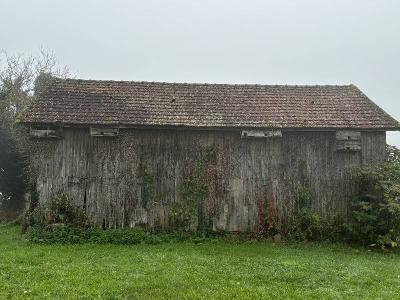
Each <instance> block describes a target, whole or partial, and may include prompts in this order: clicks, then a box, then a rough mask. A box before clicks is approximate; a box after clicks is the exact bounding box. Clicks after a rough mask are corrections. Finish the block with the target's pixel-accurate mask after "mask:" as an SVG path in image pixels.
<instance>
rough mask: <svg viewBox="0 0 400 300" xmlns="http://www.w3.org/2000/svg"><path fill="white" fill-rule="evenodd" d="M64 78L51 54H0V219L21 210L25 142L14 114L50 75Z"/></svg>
mask: <svg viewBox="0 0 400 300" xmlns="http://www.w3.org/2000/svg"><path fill="white" fill-rule="evenodd" d="M68 75H69V71H68V69H67V68H66V67H64V68H59V67H58V65H57V61H56V58H55V55H54V53H52V52H48V51H44V50H41V51H40V53H39V55H37V56H26V55H8V54H7V52H5V51H1V52H0V218H1V217H2V216H3V217H4V216H5V215H12V216H15V215H16V214H17V213H18V212H19V211H21V209H22V208H23V207H24V194H25V192H26V189H27V182H26V181H27V180H26V178H27V176H26V175H25V171H24V170H25V158H26V155H25V149H26V143H25V141H26V139H25V138H24V136H25V135H24V133H25V130H24V129H23V128H21V126H18V124H17V123H16V120H17V118H18V115H20V114H21V113H22V112H23V111H24V110H25V109H26V108H27V106H28V105H29V104H30V103H31V102H32V101H34V99H35V98H36V97H37V96H38V95H40V93H41V92H43V91H44V90H45V89H46V86H48V84H49V82H50V80H51V79H52V78H53V77H54V76H56V77H62V78H65V77H68ZM10 212H11V213H10Z"/></svg>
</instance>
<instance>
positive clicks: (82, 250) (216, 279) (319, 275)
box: [0, 225, 400, 299]
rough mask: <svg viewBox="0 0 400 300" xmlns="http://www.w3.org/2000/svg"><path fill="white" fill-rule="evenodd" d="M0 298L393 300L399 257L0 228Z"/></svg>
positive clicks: (398, 290) (399, 289) (399, 285)
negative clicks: (63, 237) (112, 241)
mask: <svg viewBox="0 0 400 300" xmlns="http://www.w3.org/2000/svg"><path fill="white" fill-rule="evenodd" d="M0 298H1V299H28V298H37V299H46V298H48V299H54V298H56V299H57V298H63V299H65V298H67V299H70V298H72V299H73V298H88V299H89V298H90V299H92V298H105V299H163V298H165V299H175V298H176V299H215V298H216V299H231V298H236V299H261V298H262V299H268V298H271V299H275V298H279V299H282V298H291V299H304V298H305V299H310V298H314V299H343V298H349V299H357V298H359V299H366V298H369V299H377V298H381V299H395V298H396V299H399V298H400V255H395V254H391V255H384V254H379V253H371V252H367V251H366V250H357V249H352V248H348V247H345V246H338V245H330V246H329V245H315V244H314V245H297V246H296V245H290V246H288V245H273V244H271V243H267V242H265V243H242V244H230V243H225V242H221V241H219V242H207V243H204V244H197V245H196V244H192V243H167V244H159V245H135V246H119V245H89V244H86V245H67V246H66V245H35V244H31V243H29V242H28V241H26V240H24V238H23V237H22V236H21V234H20V228H19V227H17V226H10V225H0Z"/></svg>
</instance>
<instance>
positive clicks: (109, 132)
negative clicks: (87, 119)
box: [90, 127, 119, 137]
mask: <svg viewBox="0 0 400 300" xmlns="http://www.w3.org/2000/svg"><path fill="white" fill-rule="evenodd" d="M118 134H119V129H118V128H109V127H90V135H91V136H103V137H113V136H118Z"/></svg>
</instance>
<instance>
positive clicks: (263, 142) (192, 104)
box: [22, 79, 400, 231]
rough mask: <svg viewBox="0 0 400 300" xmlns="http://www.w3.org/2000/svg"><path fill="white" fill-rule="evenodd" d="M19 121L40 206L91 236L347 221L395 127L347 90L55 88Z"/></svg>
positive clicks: (66, 84)
mask: <svg viewBox="0 0 400 300" xmlns="http://www.w3.org/2000/svg"><path fill="white" fill-rule="evenodd" d="M22 122H23V123H24V124H25V125H26V126H27V128H29V133H30V136H31V152H30V161H31V167H32V170H33V176H34V182H35V183H36V184H35V185H36V187H35V188H36V191H37V195H38V200H39V203H40V204H44V203H46V201H49V199H51V198H52V197H54V196H56V195H58V194H60V193H65V194H67V195H68V196H69V197H70V199H72V201H73V202H74V203H75V204H76V205H77V206H79V207H81V208H82V209H84V210H85V211H86V212H87V214H88V215H89V216H90V218H91V219H92V220H93V222H95V224H97V225H98V226H103V227H112V228H114V227H138V226H140V227H144V228H148V229H152V228H155V229H166V228H172V227H184V228H190V229H193V230H196V229H204V228H206V229H213V230H228V231H254V230H256V229H257V228H258V226H260V222H263V221H260V220H264V219H265V218H270V219H274V221H276V222H277V223H282V222H285V220H287V219H288V218H289V217H290V216H292V215H293V214H295V213H296V211H298V210H299V209H300V208H302V207H308V208H310V209H312V210H314V211H315V212H318V213H319V214H320V215H322V216H331V217H332V216H340V217H343V218H346V214H347V211H348V204H349V195H351V193H352V192H353V191H354V188H355V187H354V184H352V181H351V171H352V169H353V168H354V167H355V166H360V165H374V164H377V163H380V162H382V161H383V160H384V157H385V145H386V131H389V130H399V128H400V127H399V123H398V122H397V121H396V120H394V119H393V118H392V117H390V116H389V115H388V114H387V113H385V112H384V111H383V110H382V109H380V108H379V107H378V106H377V105H376V104H374V103H373V102H372V101H371V100H370V99H369V98H368V97H367V96H365V95H364V94H363V93H362V92H361V91H360V90H359V89H358V88H357V87H356V86H354V85H343V86H284V85H279V86H278V85H247V84H243V85H242V84H240V85H229V84H186V83H158V82H124V81H95V80H76V79H66V80H65V79H54V80H53V81H52V84H51V85H50V87H49V88H48V89H47V90H46V91H45V92H43V93H42V94H41V96H40V97H39V98H38V99H37V100H36V101H34V103H33V104H32V105H31V107H30V108H29V110H28V111H27V112H26V114H25V115H24V116H23V120H22Z"/></svg>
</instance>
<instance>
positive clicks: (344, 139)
mask: <svg viewBox="0 0 400 300" xmlns="http://www.w3.org/2000/svg"><path fill="white" fill-rule="evenodd" d="M336 150H337V151H361V132H360V131H349V130H342V131H337V132H336Z"/></svg>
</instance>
